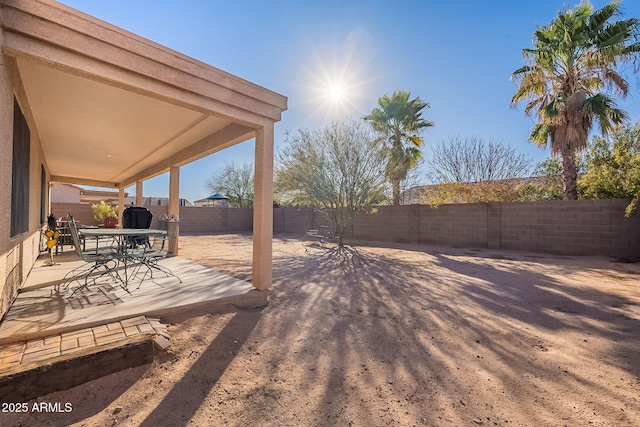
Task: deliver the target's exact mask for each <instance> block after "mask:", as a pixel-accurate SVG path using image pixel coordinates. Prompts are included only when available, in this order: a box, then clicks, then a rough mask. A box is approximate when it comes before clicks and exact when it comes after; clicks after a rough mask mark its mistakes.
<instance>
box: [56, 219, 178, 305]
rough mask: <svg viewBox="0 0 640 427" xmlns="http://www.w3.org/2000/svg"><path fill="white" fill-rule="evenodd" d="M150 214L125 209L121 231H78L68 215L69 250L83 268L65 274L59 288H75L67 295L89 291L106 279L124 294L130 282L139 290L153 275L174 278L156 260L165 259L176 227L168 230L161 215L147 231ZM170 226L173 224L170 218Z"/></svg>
mask: <svg viewBox="0 0 640 427" xmlns="http://www.w3.org/2000/svg"><path fill="white" fill-rule="evenodd" d="M151 219H152V214H151V212H149V211H148V210H147V209H146V208H137V207H129V208H127V209H125V211H124V212H123V226H124V227H123V228H101V227H82V228H81V227H79V226H78V224H77V223H76V221H75V219H74V218H73V215H72V214H69V215H68V226H69V233H70V235H71V240H72V243H73V247H74V249H75V251H76V253H77V255H78V256H79V257H80V259H81V260H82V261H84V264H83V265H81V266H80V267H77V268H75V269H73V270H71V271H69V272H68V273H67V274H66V275H65V277H64V279H63V282H62V284H61V287H62V288H63V289H64V290H65V291H67V290H68V289H69V287H70V286H71V284H72V283H74V282H76V283H78V284H79V286H78V287H76V288H75V289H74V290H73V291H72V293H71V295H70V296H69V297H70V298H71V297H73V295H74V294H75V293H76V292H78V291H81V290H84V289H89V286H90V285H91V284H95V283H96V282H97V280H98V279H101V278H103V277H108V278H110V279H111V281H112V282H114V283H116V284H118V285H119V286H120V287H122V289H124V290H125V291H126V292H127V293H130V290H129V285H130V283H131V282H132V281H134V280H135V281H138V282H139V283H138V287H137V288H136V289H139V288H140V286H141V284H142V282H143V281H144V280H146V279H153V278H154V273H156V274H157V273H162V274H163V275H164V276H165V277H175V278H176V279H178V281H179V282H180V283H182V280H181V279H180V278H179V277H178V276H176V275H175V274H173V272H172V271H171V270H170V269H168V268H167V267H166V266H162V265H160V264H159V263H158V260H159V259H162V258H165V257H167V256H168V255H169V240H170V239H172V238H175V236H173V235H172V234H175V233H176V232H177V227H175V226H174V227H168V225H169V222H170V220H169V218H168V217H167V216H166V215H163V216H162V217H161V218H160V219H159V220H158V221H157V225H156V227H157V228H155V229H152V228H150V226H151ZM171 222H173V223H175V222H177V218H172V219H171Z"/></svg>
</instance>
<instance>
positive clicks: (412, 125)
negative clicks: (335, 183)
mask: <svg viewBox="0 0 640 427" xmlns="http://www.w3.org/2000/svg"><path fill="white" fill-rule="evenodd" d="M410 98H411V93H410V92H407V91H404V90H400V89H398V90H396V91H395V92H394V93H393V95H391V96H389V95H384V96H382V97H381V98H380V99H378V106H377V107H376V108H374V109H373V111H372V112H371V114H369V115H367V116H365V117H364V119H365V120H367V121H368V122H369V123H371V126H372V127H373V129H374V130H375V131H376V132H378V133H379V134H380V135H382V136H383V138H384V142H385V144H384V147H385V152H386V160H385V164H386V168H385V174H386V177H387V179H388V180H389V183H390V184H391V188H392V200H393V204H394V205H398V204H400V192H401V182H402V181H403V180H405V179H406V177H407V174H408V173H409V171H410V170H412V169H414V168H416V166H417V165H418V163H419V162H420V160H422V151H421V150H420V148H421V147H422V145H423V138H422V130H423V129H424V128H426V127H430V126H433V125H434V124H433V122H431V121H429V120H426V119H425V118H423V117H422V113H423V112H424V109H426V108H429V104H427V103H426V102H423V101H422V100H421V99H420V98H418V97H416V98H414V99H410Z"/></svg>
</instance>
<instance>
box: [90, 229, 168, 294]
mask: <svg viewBox="0 0 640 427" xmlns="http://www.w3.org/2000/svg"><path fill="white" fill-rule="evenodd" d="M78 231H79V233H80V235H81V236H82V237H84V238H85V239H87V238H94V239H96V251H97V250H98V244H97V239H101V238H113V239H114V241H115V246H116V248H117V251H118V253H119V255H120V256H119V257H118V258H117V261H118V262H122V263H123V265H124V280H122V283H123V285H122V287H123V289H124V290H125V291H127V292H129V289H128V282H129V277H128V273H127V264H129V262H130V261H134V258H133V257H132V256H131V253H130V252H131V251H133V250H135V249H136V248H135V247H132V246H131V244H130V243H131V238H133V237H136V238H140V237H144V238H149V237H164V236H166V235H167V232H166V231H165V230H157V229H148V228H83V229H80V230H78ZM118 268H119V267H116V268H114V269H113V270H117V269H118ZM116 274H117V271H116ZM118 277H119V275H118Z"/></svg>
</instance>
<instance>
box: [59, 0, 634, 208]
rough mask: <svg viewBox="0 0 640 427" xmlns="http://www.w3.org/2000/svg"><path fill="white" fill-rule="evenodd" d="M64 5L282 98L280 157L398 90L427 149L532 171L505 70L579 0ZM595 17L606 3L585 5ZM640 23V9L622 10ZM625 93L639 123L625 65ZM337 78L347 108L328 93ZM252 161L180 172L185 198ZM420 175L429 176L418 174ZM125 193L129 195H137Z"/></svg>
mask: <svg viewBox="0 0 640 427" xmlns="http://www.w3.org/2000/svg"><path fill="white" fill-rule="evenodd" d="M62 3H64V4H67V5H69V6H71V7H74V8H76V9H78V10H81V11H83V12H85V13H88V14H90V15H93V16H95V17H97V18H99V19H102V20H104V21H107V22H109V23H111V24H114V25H117V26H119V27H122V28H124V29H126V30H128V31H131V32H133V33H136V34H138V35H140V36H143V37H146V38H148V39H150V40H153V41H155V42H157V43H160V44H162V45H165V46H167V47H169V48H172V49H174V50H177V51H179V52H182V53H184V54H186V55H189V56H191V57H194V58H196V59H198V60H200V61H203V62H206V63H207V64H210V65H212V66H214V67H217V68H220V69H222V70H224V71H227V72H230V73H232V74H235V75H237V76H239V77H242V78H244V79H247V80H249V81H251V82H253V83H256V84H258V85H261V86H264V87H266V88H268V89H271V90H273V91H276V92H278V93H280V94H283V95H285V96H287V97H288V99H289V109H288V110H287V111H285V112H284V114H283V118H282V121H281V122H279V123H277V124H276V130H275V132H276V134H275V141H276V150H277V149H278V148H279V147H281V146H282V145H283V144H282V143H283V141H284V134H285V132H286V131H292V132H295V131H297V130H298V129H318V128H321V127H323V126H325V125H326V124H328V123H330V122H331V121H332V120H335V119H340V118H344V117H346V116H350V117H353V118H360V117H362V116H364V115H366V114H368V113H370V112H371V110H372V109H373V108H375V106H376V102H377V99H378V98H379V97H380V96H382V95H384V94H391V93H392V92H393V91H394V90H396V89H398V88H401V89H405V90H408V91H410V92H411V94H412V95H413V96H419V97H420V98H421V99H422V100H423V101H426V102H428V103H429V104H430V106H431V108H430V109H429V110H427V111H426V112H425V114H424V116H425V118H427V119H429V120H431V121H433V122H435V127H433V128H429V129H427V130H426V131H425V133H424V138H425V148H424V150H423V151H424V155H425V158H426V159H428V158H429V157H430V145H432V144H437V143H440V142H442V141H444V140H447V139H448V138H450V137H455V136H460V137H463V138H464V137H471V136H475V137H480V138H485V139H488V138H493V139H494V140H499V141H502V142H504V143H506V144H509V145H511V146H513V147H514V148H516V149H517V150H518V151H521V152H524V153H526V154H528V155H529V156H530V157H531V158H532V160H533V161H534V162H539V161H542V160H544V159H546V158H547V157H549V151H548V150H545V149H540V148H538V147H536V146H534V145H532V144H530V143H528V142H527V136H528V134H529V130H530V128H531V126H532V125H533V121H532V119H530V118H528V117H526V116H525V115H524V112H523V108H522V107H520V108H518V109H511V108H510V107H509V100H510V98H511V96H512V95H513V94H514V92H515V85H514V83H513V82H511V81H510V80H509V77H510V75H511V73H512V72H513V71H514V70H516V69H517V68H519V67H520V66H522V65H523V59H522V49H523V48H525V47H531V40H532V34H533V32H534V31H535V29H536V27H537V26H543V25H546V24H548V23H549V22H550V21H551V20H552V19H553V18H554V17H555V16H556V14H557V12H558V10H560V9H564V8H566V7H567V6H569V7H573V6H575V5H576V4H577V3H578V1H571V2H566V1H564V0H518V1H514V0H491V1H482V0H449V1H442V0H415V1H407V0H396V1H349V0H324V1H305V0H272V1H268V0H252V1H242V0H237V1H223V0H189V1H185V2H176V1H163V0H136V1H131V0H109V1H95V0H63V1H62ZM591 3H592V4H593V5H594V7H595V8H600V7H602V6H604V5H605V4H607V3H608V1H604V0H597V1H595V0H594V1H592V2H591ZM622 7H623V13H624V15H623V16H624V17H638V18H640V1H639V0H625V1H623V3H622ZM625 75H626V77H627V79H628V80H629V82H630V84H631V90H630V95H629V97H628V98H627V100H626V101H625V102H621V103H620V106H621V107H622V108H624V109H626V110H627V112H628V113H629V115H630V118H631V120H632V121H633V122H635V121H637V120H639V119H640V102H639V101H640V79H639V78H638V76H639V75H634V74H632V70H631V69H630V68H629V69H628V70H627V71H626V73H625ZM337 81H341V82H342V86H343V92H344V94H345V96H344V98H343V102H341V103H335V102H331V101H330V100H329V98H328V97H327V93H328V91H329V87H330V86H331V85H332V84H333V83H335V82H337ZM230 161H234V162H235V163H237V164H241V163H245V162H249V163H253V141H247V142H245V143H243V144H240V145H238V146H236V147H232V148H230V149H228V150H225V151H223V152H220V153H216V154H214V155H212V156H209V157H207V158H204V159H201V160H199V161H197V162H194V163H192V164H190V165H187V166H185V167H183V168H181V176H180V193H181V197H184V198H186V199H188V200H190V201H193V200H197V199H201V198H204V197H206V196H208V195H209V191H208V190H207V189H206V188H205V184H206V181H207V179H208V178H210V177H211V176H212V174H214V173H215V172H216V171H217V170H219V169H221V168H222V167H223V166H224V165H225V164H226V163H227V162H230ZM421 172H423V173H424V172H426V170H422V171H421ZM132 190H133V188H130V189H129V191H132ZM167 194H168V176H166V175H163V176H160V177H157V178H155V179H153V180H150V181H147V182H146V183H145V186H144V195H145V196H157V197H162V196H167Z"/></svg>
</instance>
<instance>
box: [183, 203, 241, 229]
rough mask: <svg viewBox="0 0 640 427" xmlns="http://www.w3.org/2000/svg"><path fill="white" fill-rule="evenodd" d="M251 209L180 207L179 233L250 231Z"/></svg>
mask: <svg viewBox="0 0 640 427" xmlns="http://www.w3.org/2000/svg"><path fill="white" fill-rule="evenodd" d="M252 229H253V209H248V208H237V209H236V208H217V207H216V208H213V207H212V208H200V207H195V206H181V207H180V232H181V233H221V232H227V231H228V232H233V231H251V230H252Z"/></svg>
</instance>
